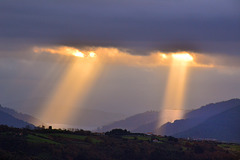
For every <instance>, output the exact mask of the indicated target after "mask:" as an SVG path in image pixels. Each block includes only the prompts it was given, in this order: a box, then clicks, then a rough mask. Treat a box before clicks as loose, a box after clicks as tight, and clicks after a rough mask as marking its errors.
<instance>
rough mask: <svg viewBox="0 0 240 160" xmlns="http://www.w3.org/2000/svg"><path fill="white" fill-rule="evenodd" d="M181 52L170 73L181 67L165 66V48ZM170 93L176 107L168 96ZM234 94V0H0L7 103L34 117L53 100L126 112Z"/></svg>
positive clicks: (1, 86) (0, 90) (238, 58)
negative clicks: (181, 62) (181, 57)
mask: <svg viewBox="0 0 240 160" xmlns="http://www.w3.org/2000/svg"><path fill="white" fill-rule="evenodd" d="M91 53H92V55H91ZM186 53H187V54H189V55H191V56H192V57H193V61H192V62H189V63H188V62H187V63H186V64H185V63H184V66H185V68H182V70H183V69H184V75H179V76H177V77H176V78H172V80H170V79H171V74H174V73H175V74H176V73H177V72H178V69H180V68H181V67H178V69H173V68H174V67H173V66H174V64H173V63H174V60H172V59H174V58H173V56H172V55H173V54H186ZM174 70H175V71H174ZM183 76H184V82H182V83H181V85H182V86H184V87H183V88H182V89H177V86H178V83H180V82H179V81H180V80H179V79H181V78H179V77H183ZM172 77H173V76H172ZM170 81H171V84H170ZM169 88H173V89H172V91H171V92H170V91H169V92H168V91H167V90H169ZM178 90H179V91H178ZM167 93H168V94H167ZM176 93H178V94H177V95H183V96H181V99H182V100H181V106H182V107H181V108H179V107H178V106H174V105H177V104H171V103H166V101H167V99H169V96H168V98H167V97H166V95H171V97H172V98H171V99H172V100H173V101H174V100H175V99H174V95H173V94H176ZM239 95H240V2H239V1H238V0H211V1H209V0H181V1H177V0H128V1H127V0H121V1H119V0H111V1H110V0H68V1H64V0H52V1H47V0H41V1H36V0H22V1H18V0H1V1H0V104H3V105H5V106H6V107H10V108H14V109H16V110H18V111H21V112H24V113H29V114H32V115H35V116H39V117H41V116H40V115H41V114H43V115H44V114H46V113H45V112H48V111H49V112H50V111H51V112H54V111H55V110H56V108H54V107H51V106H54V105H55V106H59V105H60V104H62V105H63V106H68V105H69V106H72V107H68V108H67V109H63V112H64V113H68V112H69V111H68V110H76V108H77V107H80V108H87V109H96V110H101V111H108V112H114V113H123V114H126V115H132V114H136V113H140V112H144V111H147V110H161V109H182V110H191V109H196V108H198V107H200V106H202V105H205V104H208V103H212V102H218V101H223V100H227V99H231V98H240V97H239ZM178 98H179V97H178ZM168 101H169V100H168ZM59 103H60V104H59ZM179 103H180V102H179ZM164 105H165V106H164ZM179 106H180V105H179ZM49 108H50V109H49ZM59 110H61V107H60V108H59ZM68 114H69V115H70V114H71V113H70V112H69V113H68ZM66 118H67V117H66Z"/></svg>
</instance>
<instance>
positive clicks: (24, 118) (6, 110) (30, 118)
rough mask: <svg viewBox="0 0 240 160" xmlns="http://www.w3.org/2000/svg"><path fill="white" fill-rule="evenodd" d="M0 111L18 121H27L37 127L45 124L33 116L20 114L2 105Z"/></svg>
mask: <svg viewBox="0 0 240 160" xmlns="http://www.w3.org/2000/svg"><path fill="white" fill-rule="evenodd" d="M0 111H1V112H3V113H7V114H8V115H10V116H12V117H14V118H16V119H19V120H22V121H25V122H27V123H30V124H33V125H35V126H40V125H43V124H44V123H43V122H41V121H40V120H39V119H37V118H35V117H33V116H31V115H28V114H23V113H19V112H17V111H15V110H13V109H10V108H6V107H2V106H1V105H0Z"/></svg>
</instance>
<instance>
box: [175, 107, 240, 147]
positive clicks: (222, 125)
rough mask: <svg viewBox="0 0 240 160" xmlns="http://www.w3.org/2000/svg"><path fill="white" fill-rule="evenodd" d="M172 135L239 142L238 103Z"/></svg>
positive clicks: (239, 118) (239, 113) (239, 120)
mask: <svg viewBox="0 0 240 160" xmlns="http://www.w3.org/2000/svg"><path fill="white" fill-rule="evenodd" d="M173 136H174V137H178V138H188V137H190V138H194V139H215V140H218V141H225V142H237V143H240V105H239V106H237V107H234V108H231V109H229V110H227V111H224V112H222V113H220V114H217V115H215V116H212V117H210V118H208V119H207V120H205V121H204V122H202V123H200V124H199V125H197V126H195V127H193V128H190V129H188V130H185V131H183V132H180V133H177V134H174V135H173Z"/></svg>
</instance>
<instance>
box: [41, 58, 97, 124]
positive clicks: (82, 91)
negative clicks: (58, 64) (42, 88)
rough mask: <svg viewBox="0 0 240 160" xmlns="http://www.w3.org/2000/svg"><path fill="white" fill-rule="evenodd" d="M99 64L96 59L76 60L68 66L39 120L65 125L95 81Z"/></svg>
mask: <svg viewBox="0 0 240 160" xmlns="http://www.w3.org/2000/svg"><path fill="white" fill-rule="evenodd" d="M100 70H101V64H100V63H99V62H98V61H97V59H91V60H89V59H85V60H84V61H83V60H82V59H81V58H80V59H78V58H77V59H76V60H75V62H73V63H72V64H70V66H69V68H68V70H67V72H66V74H65V75H64V76H63V79H62V80H60V82H59V84H58V85H57V87H56V89H55V90H54V92H53V93H52V95H51V97H49V100H48V101H47V103H46V104H45V105H44V110H43V111H42V114H41V118H42V119H44V120H45V121H46V122H51V123H52V122H57V123H65V124H66V123H67V122H68V119H69V117H70V116H71V114H72V113H73V112H74V111H75V110H76V107H81V106H79V105H81V103H82V102H83V101H84V99H85V97H86V96H87V94H88V91H89V90H90V88H91V86H92V84H93V83H94V81H95V80H96V79H97V76H98V74H99V73H100Z"/></svg>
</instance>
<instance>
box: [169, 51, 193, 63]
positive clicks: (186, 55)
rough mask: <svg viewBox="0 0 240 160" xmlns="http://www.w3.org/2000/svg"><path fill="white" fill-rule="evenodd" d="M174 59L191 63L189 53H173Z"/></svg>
mask: <svg viewBox="0 0 240 160" xmlns="http://www.w3.org/2000/svg"><path fill="white" fill-rule="evenodd" d="M172 57H173V58H174V59H177V60H179V61H192V60H193V57H192V56H191V55H190V54H189V53H174V54H172Z"/></svg>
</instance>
